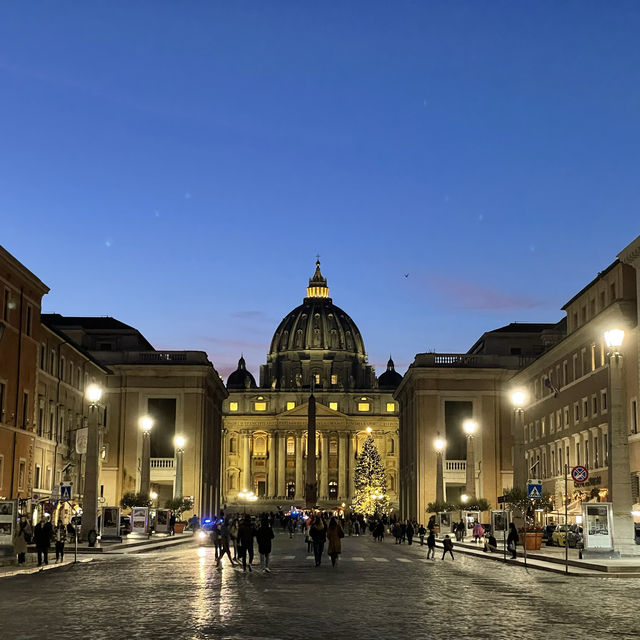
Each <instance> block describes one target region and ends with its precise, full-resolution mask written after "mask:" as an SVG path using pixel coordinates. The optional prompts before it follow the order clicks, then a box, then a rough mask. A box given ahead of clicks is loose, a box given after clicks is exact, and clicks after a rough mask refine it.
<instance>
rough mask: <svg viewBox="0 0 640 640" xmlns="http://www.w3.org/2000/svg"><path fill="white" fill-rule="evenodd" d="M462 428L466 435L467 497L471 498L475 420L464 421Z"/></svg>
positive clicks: (474, 471)
mask: <svg viewBox="0 0 640 640" xmlns="http://www.w3.org/2000/svg"><path fill="white" fill-rule="evenodd" d="M462 428H463V429H464V432H465V433H466V434H467V465H466V468H467V486H466V490H467V495H469V497H471V498H473V497H474V496H475V495H476V459H475V454H474V450H473V434H474V433H475V432H476V430H477V428H478V424H477V422H476V421H475V420H465V421H464V422H463V423H462Z"/></svg>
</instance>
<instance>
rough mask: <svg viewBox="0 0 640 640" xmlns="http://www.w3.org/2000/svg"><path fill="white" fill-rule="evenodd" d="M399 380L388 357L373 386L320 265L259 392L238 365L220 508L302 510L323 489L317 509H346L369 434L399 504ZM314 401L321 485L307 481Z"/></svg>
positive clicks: (279, 335) (286, 323)
mask: <svg viewBox="0 0 640 640" xmlns="http://www.w3.org/2000/svg"><path fill="white" fill-rule="evenodd" d="M401 381H402V376H401V375H400V374H399V373H397V372H396V371H395V368H394V364H393V361H392V360H391V359H390V360H389V362H388V364H387V370H386V371H385V372H384V373H382V375H380V377H378V378H376V376H375V372H374V370H373V367H371V366H370V365H369V364H368V361H367V354H366V352H365V348H364V341H363V339H362V335H361V334H360V331H359V330H358V327H357V326H356V324H355V323H354V321H353V320H352V319H351V318H350V317H349V315H347V313H345V312H344V311H343V310H342V309H340V308H339V307H337V306H336V305H334V304H333V301H332V299H331V298H330V297H329V288H328V286H327V281H326V279H325V278H324V277H323V275H322V273H321V271H320V263H319V262H317V263H316V270H315V273H314V275H313V277H312V278H310V279H309V286H308V287H307V295H306V297H305V298H304V300H303V302H302V304H301V305H300V306H298V307H296V308H295V309H293V310H292V311H291V312H289V313H288V314H287V315H286V316H285V317H284V319H283V320H282V322H280V324H279V326H278V327H277V328H276V331H275V333H274V336H273V339H272V341H271V347H270V349H269V353H268V355H267V361H266V363H265V364H263V365H262V366H261V367H260V384H259V385H258V384H257V383H256V381H255V379H254V377H253V375H252V374H251V373H250V372H249V371H248V370H247V368H246V363H245V361H244V359H243V358H240V361H239V363H238V368H237V370H236V371H234V372H233V373H232V374H231V375H230V376H229V378H228V380H227V390H228V392H229V397H228V398H227V399H226V400H225V401H224V403H223V427H224V431H223V460H222V468H223V477H222V503H223V504H226V506H227V507H228V508H242V509H247V508H254V509H255V510H265V509H275V508H277V507H279V506H282V507H286V508H289V507H290V506H292V505H295V506H299V507H300V506H304V504H305V485H306V484H309V483H310V482H311V483H313V482H314V481H316V482H317V487H318V494H317V495H318V499H317V503H318V505H319V506H320V507H324V508H337V507H340V506H342V505H345V506H348V505H349V504H350V502H351V499H352V497H353V494H354V489H353V485H354V482H353V474H354V469H355V464H356V458H357V456H358V454H359V452H360V449H361V446H362V443H363V441H364V439H365V438H366V437H367V435H368V434H369V433H370V434H371V435H372V436H373V438H374V441H375V443H376V446H377V448H378V451H379V452H380V455H381V457H382V461H383V463H384V465H385V468H386V470H387V478H388V492H389V498H390V501H391V503H392V504H393V505H397V503H398V476H397V473H398V413H399V412H398V403H397V401H396V400H394V398H393V391H394V390H395V389H396V388H397V386H398V385H399V384H400V382H401ZM312 393H313V395H314V397H315V400H316V447H315V451H316V457H317V461H316V462H317V464H316V469H317V477H316V478H313V479H311V478H306V477H305V476H306V470H307V459H306V458H307V450H308V448H307V420H308V403H309V397H310V395H311V394H312Z"/></svg>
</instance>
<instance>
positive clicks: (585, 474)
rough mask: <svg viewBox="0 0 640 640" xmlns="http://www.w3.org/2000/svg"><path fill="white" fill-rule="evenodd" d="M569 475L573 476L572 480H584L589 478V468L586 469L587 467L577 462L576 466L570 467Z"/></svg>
mask: <svg viewBox="0 0 640 640" xmlns="http://www.w3.org/2000/svg"><path fill="white" fill-rule="evenodd" d="M571 477H572V478H573V481H574V482H586V481H587V479H588V478H589V470H588V469H587V467H583V466H582V465H581V464H579V465H578V466H576V467H573V469H571Z"/></svg>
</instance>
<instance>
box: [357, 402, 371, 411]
mask: <svg viewBox="0 0 640 640" xmlns="http://www.w3.org/2000/svg"><path fill="white" fill-rule="evenodd" d="M358 411H369V403H368V402H358Z"/></svg>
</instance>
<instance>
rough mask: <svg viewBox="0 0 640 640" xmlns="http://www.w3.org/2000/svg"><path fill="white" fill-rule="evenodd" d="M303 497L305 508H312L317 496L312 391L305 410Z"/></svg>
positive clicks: (314, 405)
mask: <svg viewBox="0 0 640 640" xmlns="http://www.w3.org/2000/svg"><path fill="white" fill-rule="evenodd" d="M305 497H306V500H307V509H313V507H315V506H316V500H317V498H318V483H317V481H316V399H315V398H314V397H313V391H312V392H311V395H310V396H309V410H308V412H307V481H306V483H305Z"/></svg>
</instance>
